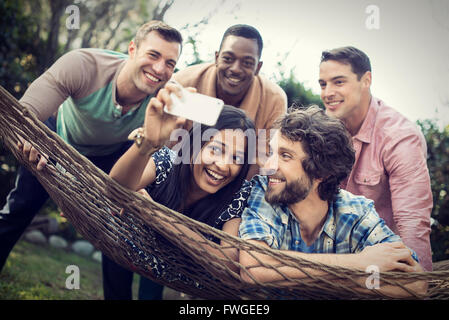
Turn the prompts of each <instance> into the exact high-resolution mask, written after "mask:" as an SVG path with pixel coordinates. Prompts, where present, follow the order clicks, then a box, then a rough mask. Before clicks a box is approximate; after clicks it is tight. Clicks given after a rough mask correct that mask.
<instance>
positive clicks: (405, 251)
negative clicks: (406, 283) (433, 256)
mask: <svg viewBox="0 0 449 320" xmlns="http://www.w3.org/2000/svg"><path fill="white" fill-rule="evenodd" d="M358 255H359V256H360V259H358V260H359V261H360V263H362V264H363V265H364V267H365V268H366V267H368V266H370V265H375V266H377V267H378V268H379V271H381V272H387V271H404V272H418V271H422V269H421V267H420V265H419V264H418V263H417V262H416V261H415V260H414V259H413V257H412V252H411V250H410V249H409V248H407V246H406V245H405V244H404V243H402V242H391V243H378V244H375V245H373V246H369V247H366V248H365V249H363V250H362V252H360V253H358ZM361 269H364V268H361Z"/></svg>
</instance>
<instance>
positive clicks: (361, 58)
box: [321, 46, 371, 80]
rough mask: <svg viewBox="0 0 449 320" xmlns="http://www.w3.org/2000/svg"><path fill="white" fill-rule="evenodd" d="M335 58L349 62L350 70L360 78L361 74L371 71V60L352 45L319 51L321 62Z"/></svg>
mask: <svg viewBox="0 0 449 320" xmlns="http://www.w3.org/2000/svg"><path fill="white" fill-rule="evenodd" d="M328 60H335V61H338V62H341V63H344V64H349V65H350V66H351V68H352V72H354V73H355V74H356V75H357V79H358V80H360V78H362V76H363V75H364V74H365V73H366V72H367V71H371V62H370V60H369V58H368V56H367V55H366V54H365V53H364V52H363V51H361V50H359V49H357V48H354V47H349V46H348V47H341V48H336V49H332V50H329V51H323V52H322V53H321V62H325V61H328Z"/></svg>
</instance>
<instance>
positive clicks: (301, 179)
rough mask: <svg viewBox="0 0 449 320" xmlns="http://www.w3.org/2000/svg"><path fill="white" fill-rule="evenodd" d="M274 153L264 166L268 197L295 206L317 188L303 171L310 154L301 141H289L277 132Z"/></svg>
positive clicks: (272, 148)
mask: <svg viewBox="0 0 449 320" xmlns="http://www.w3.org/2000/svg"><path fill="white" fill-rule="evenodd" d="M270 150H271V154H270V157H269V158H268V160H267V162H266V163H265V165H264V167H263V169H264V171H265V172H266V173H267V175H268V189H267V192H266V193H265V199H266V200H267V201H268V202H269V203H271V204H282V205H292V204H295V203H298V202H300V201H302V200H304V199H306V198H307V196H308V195H309V194H310V192H311V191H312V190H313V188H315V187H316V185H314V183H313V181H312V180H311V179H310V178H309V176H308V175H307V174H306V173H305V172H304V170H303V167H302V160H303V159H305V158H306V157H307V155H306V153H304V151H303V148H302V145H301V142H299V141H290V140H288V139H286V138H285V137H283V136H282V134H281V133H280V131H277V132H276V134H275V135H274V136H273V139H272V140H271V141H270Z"/></svg>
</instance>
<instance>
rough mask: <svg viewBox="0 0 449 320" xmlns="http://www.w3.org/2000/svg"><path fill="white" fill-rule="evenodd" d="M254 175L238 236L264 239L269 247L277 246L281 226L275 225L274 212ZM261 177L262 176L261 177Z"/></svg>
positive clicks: (245, 238)
mask: <svg viewBox="0 0 449 320" xmlns="http://www.w3.org/2000/svg"><path fill="white" fill-rule="evenodd" d="M260 178H261V177H259V176H256V177H255V178H254V179H255V182H254V186H253V188H252V190H251V195H250V196H249V198H248V205H247V207H246V208H245V210H244V211H243V214H242V221H241V223H240V228H239V236H240V238H242V239H244V240H259V241H264V242H266V243H267V244H268V246H270V247H271V248H274V249H276V248H279V246H280V239H279V232H282V226H279V227H276V224H277V221H276V220H277V219H276V212H275V210H274V209H273V207H271V205H270V204H268V203H267V202H266V200H265V190H264V188H263V187H262V185H261V183H260V181H259V179H260ZM262 179H263V178H262Z"/></svg>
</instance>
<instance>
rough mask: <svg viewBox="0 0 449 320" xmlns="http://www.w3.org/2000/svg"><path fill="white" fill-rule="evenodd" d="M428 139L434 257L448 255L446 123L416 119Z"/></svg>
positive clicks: (448, 135)
mask: <svg viewBox="0 0 449 320" xmlns="http://www.w3.org/2000/svg"><path fill="white" fill-rule="evenodd" d="M418 125H419V126H420V127H421V129H422V131H423V133H424V136H425V138H426V142H427V166H428V168H429V174H430V181H431V187H432V196H433V210H432V218H433V219H434V223H433V225H432V234H431V243H432V251H433V260H434V261H439V260H446V259H449V194H448V191H449V125H447V126H446V127H445V128H443V129H440V128H439V126H438V125H437V121H433V120H424V121H418Z"/></svg>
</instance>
